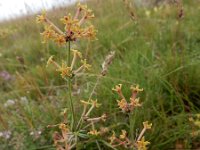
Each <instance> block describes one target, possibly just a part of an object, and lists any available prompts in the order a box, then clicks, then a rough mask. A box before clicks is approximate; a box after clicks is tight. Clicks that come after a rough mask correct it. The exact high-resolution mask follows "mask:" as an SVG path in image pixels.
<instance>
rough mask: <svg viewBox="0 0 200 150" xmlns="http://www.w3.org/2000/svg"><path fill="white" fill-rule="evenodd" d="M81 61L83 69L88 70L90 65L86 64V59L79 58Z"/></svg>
mask: <svg viewBox="0 0 200 150" xmlns="http://www.w3.org/2000/svg"><path fill="white" fill-rule="evenodd" d="M81 63H82V64H83V67H84V69H86V70H90V68H91V65H90V64H87V60H86V59H84V60H81Z"/></svg>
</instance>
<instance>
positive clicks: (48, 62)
mask: <svg viewBox="0 0 200 150" xmlns="http://www.w3.org/2000/svg"><path fill="white" fill-rule="evenodd" d="M53 62H54V60H53V56H50V57H49V59H48V61H47V65H46V66H47V67H48V66H49V65H50V64H52V63H53Z"/></svg>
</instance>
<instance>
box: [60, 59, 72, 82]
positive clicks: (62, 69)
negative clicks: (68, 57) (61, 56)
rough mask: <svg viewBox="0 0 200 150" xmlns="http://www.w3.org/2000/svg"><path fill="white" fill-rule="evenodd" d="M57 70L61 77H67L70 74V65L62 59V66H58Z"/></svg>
mask: <svg viewBox="0 0 200 150" xmlns="http://www.w3.org/2000/svg"><path fill="white" fill-rule="evenodd" d="M57 71H58V72H61V76H62V78H65V77H66V76H67V77H71V76H72V72H71V67H68V66H67V65H66V64H65V62H64V61H63V62H62V66H61V67H60V68H58V69H57Z"/></svg>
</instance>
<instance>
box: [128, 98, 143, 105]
mask: <svg viewBox="0 0 200 150" xmlns="http://www.w3.org/2000/svg"><path fill="white" fill-rule="evenodd" d="M139 101H140V99H139V98H136V99H133V98H130V105H131V107H140V106H142V104H141V103H140V102H139Z"/></svg>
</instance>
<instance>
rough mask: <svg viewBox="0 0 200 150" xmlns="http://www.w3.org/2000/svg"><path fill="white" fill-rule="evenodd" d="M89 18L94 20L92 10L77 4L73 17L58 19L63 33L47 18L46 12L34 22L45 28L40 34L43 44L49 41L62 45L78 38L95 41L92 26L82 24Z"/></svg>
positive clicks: (95, 31)
mask: <svg viewBox="0 0 200 150" xmlns="http://www.w3.org/2000/svg"><path fill="white" fill-rule="evenodd" d="M91 18H94V14H93V12H92V10H91V9H88V8H87V5H81V4H80V3H79V4H78V5H77V10H76V14H75V15H74V17H73V16H72V15H71V14H70V13H68V14H67V15H66V16H64V17H63V18H61V19H60V20H61V22H62V23H63V24H64V26H65V27H64V31H62V30H60V29H59V28H58V27H57V26H56V25H55V24H54V23H52V22H51V21H50V20H49V19H48V18H47V15H46V12H43V13H42V14H41V15H38V16H37V17H36V21H37V23H42V24H45V26H46V27H45V31H44V32H43V33H42V36H43V37H44V41H45V42H46V41H47V40H49V39H51V40H53V41H55V42H56V43H57V44H58V45H63V44H65V43H66V42H68V41H76V40H77V39H79V38H86V39H96V33H97V30H96V29H95V28H94V26H93V25H89V26H87V25H84V23H85V22H86V21H87V20H89V19H91ZM87 24H88V23H87Z"/></svg>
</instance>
